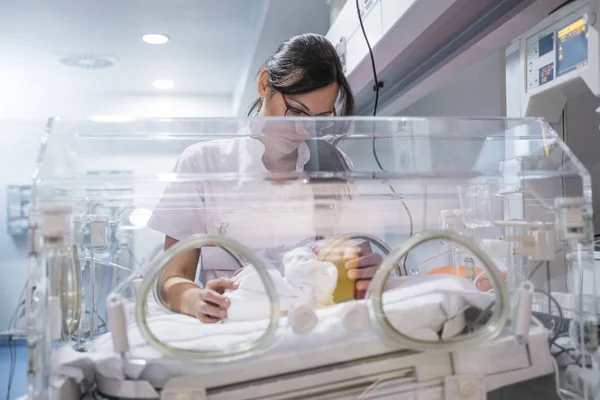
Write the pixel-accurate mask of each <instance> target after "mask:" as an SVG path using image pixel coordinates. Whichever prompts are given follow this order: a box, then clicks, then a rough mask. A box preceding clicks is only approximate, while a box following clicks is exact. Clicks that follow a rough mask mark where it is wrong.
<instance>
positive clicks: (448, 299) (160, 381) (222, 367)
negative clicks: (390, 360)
mask: <svg viewBox="0 0 600 400" xmlns="http://www.w3.org/2000/svg"><path fill="white" fill-rule="evenodd" d="M395 286H396V287H395V288H393V289H390V290H388V291H387V292H385V293H384V295H383V303H384V311H385V312H386V315H387V317H388V319H389V320H390V322H391V323H392V324H393V325H394V326H395V327H396V329H399V330H401V331H402V332H403V333H406V334H408V335H410V336H412V337H417V338H419V339H424V340H439V338H440V336H442V337H450V336H454V335H457V334H459V333H460V332H461V331H462V330H463V328H464V327H465V323H466V322H465V315H464V312H465V310H467V309H472V308H476V309H480V310H483V309H485V308H487V307H488V306H489V305H490V304H491V302H492V301H493V296H491V295H486V294H482V293H480V292H478V291H477V290H476V289H474V288H473V287H472V286H471V284H470V282H468V281H466V280H463V279H457V278H455V277H450V276H437V277H407V278H400V279H399V280H397V281H396V282H395ZM361 302H365V300H362V301H356V302H350V303H343V304H338V305H336V306H333V307H330V308H327V309H321V310H318V312H317V315H318V318H319V322H318V324H317V325H316V327H315V328H314V329H313V330H312V331H311V332H309V333H305V334H297V333H294V332H292V330H291V329H290V327H289V326H288V319H287V318H286V317H283V318H281V319H280V325H279V329H278V340H277V342H276V343H275V344H274V345H273V346H272V347H271V348H269V349H268V350H266V351H264V352H262V353H259V354H256V355H249V356H248V357H246V358H243V359H240V360H236V361H235V362H227V363H219V362H216V361H212V362H209V363H199V362H196V361H192V360H173V359H168V358H166V357H164V356H163V355H162V354H161V353H159V352H158V351H157V350H156V349H154V348H153V347H151V346H150V345H149V344H148V343H147V342H146V340H145V339H144V338H143V336H142V335H141V334H140V332H139V330H138V328H137V326H136V324H135V322H134V321H131V323H130V324H129V327H128V336H129V343H130V347H131V349H130V352H129V357H128V359H129V360H130V361H134V362H124V361H123V360H122V358H121V356H119V355H117V354H115V353H114V351H113V349H112V340H111V336H110V335H105V336H103V337H101V338H99V339H97V340H96V342H95V343H94V344H93V345H92V346H91V347H90V349H89V351H88V352H86V353H77V352H75V351H74V350H73V349H72V348H71V347H69V346H65V347H63V348H62V349H60V350H59V351H58V352H56V353H55V357H56V358H55V372H58V374H64V375H67V376H70V375H72V374H74V373H76V374H77V375H78V376H80V377H84V379H85V380H88V381H93V379H94V374H95V373H99V374H101V375H102V376H104V377H106V378H113V379H120V380H122V379H135V380H146V381H148V382H150V383H151V384H152V385H153V386H154V387H156V388H160V387H163V385H164V384H165V383H166V382H167V381H168V380H169V379H170V378H172V377H175V376H181V375H187V374H201V375H202V379H203V380H204V379H206V381H207V382H210V384H211V386H219V385H227V384H231V383H235V381H236V380H239V379H240V378H239V377H240V376H243V377H244V380H252V379H258V378H262V377H267V376H273V375H279V374H283V373H287V372H296V371H301V370H305V369H310V368H314V367H318V366H324V365H331V364H336V363H340V362H346V361H351V360H357V359H362V358H366V357H371V356H376V355H381V354H386V353H392V352H397V351H402V350H405V349H403V346H402V345H400V344H398V343H393V342H390V341H389V340H387V339H386V338H385V337H384V336H383V334H382V333H381V332H380V331H379V329H378V328H377V327H376V326H372V325H369V326H367V327H366V329H365V330H363V331H353V330H350V329H348V328H346V327H345V326H344V323H343V316H344V310H345V309H347V308H348V307H351V306H352V303H354V304H360V303H361ZM147 320H148V324H149V326H150V329H151V330H152V331H153V332H154V333H155V335H157V336H158V337H159V338H160V339H161V340H162V341H163V342H165V343H168V344H170V345H171V346H175V347H179V348H185V349H197V350H200V349H202V350H214V349H219V348H223V347H227V346H228V345H231V344H237V343H241V342H247V341H249V340H253V339H256V338H258V337H259V336H260V335H261V334H262V333H263V332H264V330H265V328H266V326H267V321H264V320H263V321H251V322H235V323H222V324H214V325H207V324H203V323H201V322H199V321H198V320H196V319H193V318H190V317H187V316H183V315H176V314H164V313H161V314H158V315H151V316H149V317H148V319H147ZM136 360H144V362H143V363H140V362H135V361H136ZM77 371H78V372H77ZM80 379H81V378H80ZM88 383H91V382H88Z"/></svg>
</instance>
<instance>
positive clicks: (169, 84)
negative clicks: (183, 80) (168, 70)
mask: <svg viewBox="0 0 600 400" xmlns="http://www.w3.org/2000/svg"><path fill="white" fill-rule="evenodd" d="M152 86H154V87H155V88H157V89H163V90H166V89H173V88H174V87H175V84H174V83H173V81H170V80H168V79H159V80H157V81H154V82H152Z"/></svg>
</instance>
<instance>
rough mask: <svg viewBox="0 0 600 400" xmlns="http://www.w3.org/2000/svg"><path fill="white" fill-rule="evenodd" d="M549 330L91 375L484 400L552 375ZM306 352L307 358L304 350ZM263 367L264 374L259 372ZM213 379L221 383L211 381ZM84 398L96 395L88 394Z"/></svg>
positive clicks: (231, 398) (167, 395)
mask: <svg viewBox="0 0 600 400" xmlns="http://www.w3.org/2000/svg"><path fill="white" fill-rule="evenodd" d="M547 338H548V333H547V331H546V330H545V329H544V328H543V327H541V326H539V325H537V324H536V325H533V326H532V327H531V329H530V331H529V340H528V343H527V344H525V345H519V344H518V343H517V342H516V341H515V339H514V336H512V335H510V334H506V335H503V336H501V337H499V338H497V339H496V340H494V341H492V342H489V343H487V344H485V345H482V346H478V347H476V348H471V349H465V350H460V351H454V352H430V353H420V352H414V351H408V350H401V349H399V350H398V351H396V352H391V353H387V354H382V355H374V356H369V357H363V358H357V359H353V360H349V361H346V362H342V363H337V364H329V365H321V366H318V367H313V368H311V369H304V368H305V366H306V363H305V360H304V357H303V356H302V355H296V356H295V357H294V358H293V359H292V358H290V359H287V360H281V361H282V363H290V362H293V363H296V364H297V368H298V369H296V370H295V371H294V372H290V373H285V374H281V375H273V374H272V373H270V370H271V369H272V367H273V365H272V364H277V362H273V361H272V360H271V361H270V362H269V364H271V365H269V366H267V365H260V364H261V362H260V361H257V363H255V364H254V365H253V368H252V369H251V370H248V369H245V370H242V371H240V370H239V368H236V366H235V365H231V368H229V369H230V371H227V369H228V368H227V367H226V365H224V366H221V367H220V368H218V375H219V376H220V377H221V379H214V375H215V374H216V373H215V374H211V373H205V374H197V375H183V376H178V377H174V378H172V379H170V380H169V381H168V382H167V383H166V385H165V386H164V387H163V388H161V389H155V388H153V387H152V385H151V384H150V383H149V382H147V381H143V380H139V381H133V380H126V381H120V380H116V379H108V378H105V377H102V376H101V375H98V374H97V376H96V389H95V390H96V393H94V395H95V396H96V397H95V398H96V399H98V398H102V397H106V398H111V399H115V398H116V399H162V400H167V399H194V400H209V399H210V400H242V399H258V398H260V399H265V400H266V399H312V398H319V399H336V400H337V399H340V400H341V399H353V400H355V399H357V398H361V399H369V398H377V399H411V400H412V399H427V400H429V399H431V400H433V399H440V400H441V399H445V400H458V399H485V398H486V396H487V393H488V392H491V391H493V390H496V389H498V388H501V387H505V386H508V385H512V384H514V383H518V382H523V381H527V380H530V379H534V378H536V377H540V376H544V375H547V374H550V373H552V372H553V365H552V361H551V356H550V353H549V351H548V339H547ZM307 356H308V355H307ZM261 371H264V372H263V373H262V374H261ZM216 382H218V383H216ZM74 387H77V385H76V384H74V382H73V381H70V380H65V381H64V382H63V385H62V387H60V388H56V389H57V393H56V395H57V397H56V398H60V399H64V400H75V399H78V398H80V396H81V393H75V391H73V388H74ZM85 398H86V399H92V398H94V397H93V395H92V394H91V393H88V394H87V397H85Z"/></svg>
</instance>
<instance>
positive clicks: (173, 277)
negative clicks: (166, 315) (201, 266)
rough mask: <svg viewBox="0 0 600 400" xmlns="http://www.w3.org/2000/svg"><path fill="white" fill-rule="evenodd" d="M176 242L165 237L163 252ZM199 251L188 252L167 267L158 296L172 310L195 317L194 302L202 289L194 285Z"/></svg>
mask: <svg viewBox="0 0 600 400" xmlns="http://www.w3.org/2000/svg"><path fill="white" fill-rule="evenodd" d="M177 242H178V240H177V239H174V238H172V237H170V236H165V250H167V249H168V248H169V247H171V246H173V245H174V244H176V243H177ZM199 260H200V249H192V250H188V251H186V252H184V253H182V254H180V255H178V256H177V257H175V258H174V259H173V261H171V262H170V263H169V265H167V268H166V269H165V271H164V273H163V276H162V279H161V281H160V294H161V296H162V298H163V300H164V301H165V302H166V303H167V304H168V305H169V307H171V309H172V310H174V311H177V312H179V313H181V314H186V315H189V316H192V317H196V310H195V307H196V301H197V299H198V298H199V295H200V293H201V292H202V289H201V288H199V287H198V285H196V284H195V283H194V279H195V277H196V269H197V268H198V261H199Z"/></svg>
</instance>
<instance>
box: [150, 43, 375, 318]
mask: <svg viewBox="0 0 600 400" xmlns="http://www.w3.org/2000/svg"><path fill="white" fill-rule="evenodd" d="M258 94H259V96H260V97H259V98H258V99H257V100H256V101H255V102H254V103H253V104H252V106H251V108H250V112H249V114H248V115H257V116H261V117H282V116H286V117H319V116H323V117H330V116H336V115H338V111H337V110H336V107H335V104H336V101H337V100H338V98H339V100H340V102H341V104H342V107H341V108H340V111H341V112H340V115H351V114H352V112H353V109H354V99H353V95H352V91H351V89H350V86H349V84H348V82H347V80H346V78H345V76H344V74H343V69H342V65H341V62H340V60H339V57H338V55H337V53H336V51H335V48H334V47H333V46H332V45H331V43H330V42H329V41H328V40H327V39H326V38H324V37H323V36H320V35H316V34H305V35H300V36H296V37H293V38H291V39H289V40H288V41H286V42H285V43H283V44H282V45H281V47H280V48H279V49H278V50H277V52H276V53H275V54H273V56H272V57H271V58H270V59H269V60H268V61H267V62H266V64H265V65H264V67H263V68H262V69H261V71H260V73H259V75H258ZM307 121H308V122H314V121H315V120H312V119H311V120H307ZM268 124H277V126H274V127H273V126H271V127H269V126H265V127H261V133H262V134H261V135H260V137H251V135H247V136H245V137H240V138H239V139H238V138H235V139H228V140H221V141H211V142H202V143H198V144H196V145H193V146H191V147H189V148H188V149H186V151H185V152H184V153H183V154H182V155H181V156H180V158H179V160H178V162H177V165H176V168H175V172H176V173H182V174H185V173H206V172H233V173H240V172H259V173H261V172H262V173H264V172H267V171H268V172H271V173H293V172H297V171H303V170H305V171H315V170H324V171H343V170H347V169H348V165H347V160H346V159H345V158H344V157H343V156H342V154H341V153H340V152H339V151H337V150H336V149H335V148H334V147H333V146H331V145H329V144H327V143H326V142H324V141H321V140H310V139H311V135H309V134H308V133H307V132H305V131H303V130H302V129H297V128H298V127H297V124H287V125H286V124H285V123H284V122H273V121H271V122H267V125H268ZM290 127H294V128H293V129H289V128H290ZM272 128H274V129H272ZM269 132H273V133H269ZM215 185H216V186H218V185H217V184H214V185H213V184H209V183H203V184H199V185H196V186H194V187H192V188H190V187H189V186H188V187H184V186H183V184H177V183H173V184H170V185H169V187H168V188H167V190H166V195H165V196H164V197H163V199H165V198H168V197H169V195H178V194H182V193H195V194H198V196H197V199H196V201H197V203H196V204H193V203H190V204H187V207H183V208H185V212H178V211H177V210H175V211H173V207H168V206H166V205H165V204H164V202H165V200H163V199H161V202H159V206H158V207H157V209H156V210H155V211H154V213H153V215H152V218H151V219H150V221H149V223H148V226H149V227H151V228H153V229H155V230H158V231H160V232H162V233H164V234H165V235H166V238H165V249H167V248H169V247H171V246H172V245H174V244H175V243H177V242H178V241H179V240H181V239H183V238H185V237H186V236H189V235H191V234H195V233H214V234H228V236H230V233H231V232H229V231H227V230H228V229H231V227H230V225H234V226H235V225H237V226H238V227H239V226H241V225H243V224H245V225H244V226H251V227H256V230H260V228H261V226H262V225H264V224H265V222H264V219H258V218H257V219H256V220H255V221H250V222H249V221H248V220H247V219H248V218H249V217H248V216H249V215H252V214H251V213H246V214H245V215H244V216H240V215H241V214H242V213H241V212H238V215H237V217H236V216H232V215H230V214H227V213H226V212H222V210H224V209H229V210H235V211H237V210H238V207H243V206H248V205H247V204H246V205H240V204H236V205H235V206H232V205H231V204H228V205H227V206H223V203H219V202H218V201H217V200H216V197H217V196H212V197H211V195H210V194H211V193H215V192H218V191H219V190H225V191H227V192H232V191H233V190H234V189H232V188H231V187H229V188H228V187H221V188H220V189H219V188H215V187H216V186H215ZM272 186H273V185H272ZM282 186H283V188H282V189H281V190H288V191H289V190H292V191H293V190H301V189H302V188H300V187H296V188H294V187H293V185H292V189H289V188H286V185H282ZM287 186H289V185H287ZM303 186H304V189H306V186H307V185H303ZM244 190H248V191H249V192H248V193H252V194H253V195H257V193H258V194H262V192H260V191H257V190H255V188H247V189H244ZM261 190H262V189H261ZM264 190H280V189H273V188H271V187H269V188H267V187H266V186H265V187H264ZM238 192H239V189H238ZM296 194H297V193H296V192H292V193H291V194H290V193H288V192H286V193H284V195H286V196H291V197H290V198H293V197H294V196H296ZM276 195H278V194H276ZM269 196H270V195H269ZM173 197H177V196H172V197H171V198H173ZM192 197H193V196H192ZM213 197H214V198H215V199H213ZM265 199H267V197H265ZM198 203H201V204H198ZM209 203H210V204H209ZM281 204H282V202H281V201H279V202H278V203H277V202H274V203H273V204H272V205H271V206H267V205H265V206H264V207H263V208H265V209H269V207H277V206H279V205H281ZM168 209H170V211H166V210H168ZM235 211H231V213H235ZM269 212H270V211H269ZM258 213H260V210H259V211H257V214H256V215H258ZM272 214H273V213H271V214H270V215H268V214H265V213H263V214H261V215H262V218H266V219H268V218H269V217H271V218H272ZM284 214H285V213H284ZM288 214H289V213H288ZM236 218H237V219H236ZM243 218H246V220H243ZM278 218H279V217H278ZM286 223H287V222H282V221H275V220H272V219H271V220H269V221H268V224H271V226H281V225H277V224H286ZM294 224H295V225H294V226H296V225H298V224H299V225H302V224H304V225H305V228H310V227H312V225H313V221H304V220H302V218H299V217H296V220H295V221H294ZM284 231H286V229H280V230H278V229H271V231H270V232H267V234H265V237H263V239H265V240H268V241H273V240H277V239H279V238H276V237H275V236H277V235H278V232H284ZM298 231H302V229H298ZM269 234H270V237H269V236H268V235H269ZM257 236H260V232H257V231H256V232H255V231H254V230H252V238H251V239H252V240H254V239H256V237H257ZM247 240H250V238H248V239H247ZM282 241H283V242H285V243H286V244H289V243H294V242H293V240H292V239H291V238H286V240H283V239H282ZM244 244H247V243H246V242H244ZM278 244H281V243H277V244H276V243H271V242H269V246H265V247H276V246H277V245H278ZM360 250H361V251H360V252H359V253H358V256H357V257H356V258H355V259H353V260H350V261H348V264H347V268H348V269H349V272H348V274H349V277H350V278H351V279H356V280H357V285H358V286H360V287H357V289H358V290H364V289H365V285H366V284H367V283H368V279H370V278H371V277H372V276H373V274H374V271H375V270H376V268H377V266H378V265H379V263H380V262H381V257H380V256H379V255H377V254H374V253H371V252H370V246H368V245H367V246H365V245H363V246H362V247H361V248H360ZM200 260H201V262H202V267H201V270H200V273H199V274H198V275H199V277H198V279H197V280H198V281H199V282H200V283H201V284H203V286H204V287H203V288H201V287H199V285H197V284H196V283H195V280H196V275H197V272H198V271H197V270H198V262H199V261H200ZM359 268H360V269H359ZM238 269H239V263H238V262H236V261H235V260H234V259H232V257H231V256H230V255H228V254H227V253H225V252H224V251H223V250H221V249H218V248H210V247H203V248H202V249H201V250H200V249H196V250H191V251H188V252H186V253H185V254H182V255H180V256H179V257H177V258H176V259H174V260H173V262H172V263H171V264H170V265H169V266H168V267H167V268H166V271H165V274H164V275H163V279H162V281H161V290H160V292H161V294H162V297H163V299H164V300H165V301H166V303H167V304H168V305H169V306H170V307H171V308H172V309H173V310H176V311H178V312H180V313H183V314H187V315H190V316H194V317H197V318H198V319H200V320H201V321H203V322H207V323H214V322H218V321H219V320H221V319H223V318H226V317H227V307H228V306H229V300H228V299H227V298H226V297H225V296H224V295H223V292H224V290H225V289H230V290H233V289H235V284H234V282H233V281H232V280H231V279H230V278H231V277H232V275H233V274H235V271H236V270H238ZM364 280H367V282H365V281H364Z"/></svg>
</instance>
